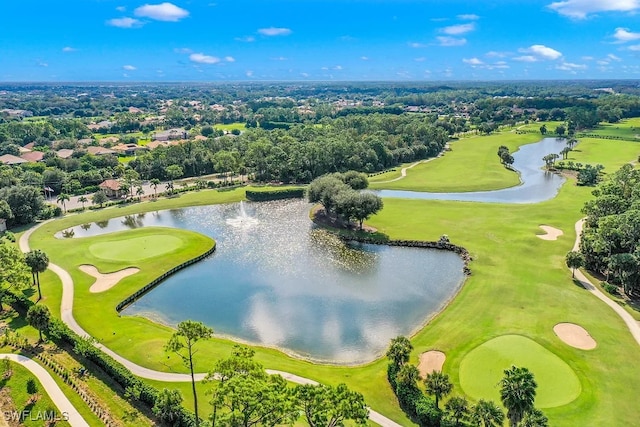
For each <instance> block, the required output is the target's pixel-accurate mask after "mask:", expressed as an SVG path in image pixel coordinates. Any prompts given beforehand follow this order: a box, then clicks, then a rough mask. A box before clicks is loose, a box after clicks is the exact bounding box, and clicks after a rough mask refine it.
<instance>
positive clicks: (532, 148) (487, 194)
mask: <svg viewBox="0 0 640 427" xmlns="http://www.w3.org/2000/svg"><path fill="white" fill-rule="evenodd" d="M565 146H566V141H565V140H564V139H557V138H544V139H543V140H542V141H539V142H536V143H534V144H527V145H523V146H521V147H520V149H519V150H518V151H516V152H515V153H513V159H514V162H513V167H514V168H515V169H516V170H517V171H518V172H519V174H520V181H521V184H520V185H518V186H515V187H510V188H505V189H502V190H494V191H474V192H468V193H428V192H418V191H400V190H380V191H376V193H377V194H378V195H379V196H381V197H393V198H404V199H428V200H456V201H467V202H492V203H539V202H543V201H545V200H551V199H553V198H554V197H555V196H556V195H557V194H558V191H559V190H560V187H562V184H563V183H564V181H565V180H564V178H563V177H562V176H560V175H557V174H554V173H551V172H547V171H545V170H543V169H542V167H543V166H544V161H543V160H542V158H543V157H544V156H546V155H547V154H551V153H555V154H558V153H560V150H562V149H563V148H564V147H565ZM497 152H498V149H497V147H496V153H497ZM495 161H496V164H497V163H498V162H499V161H500V160H499V158H498V155H497V154H496V159H495ZM460 179H464V177H460Z"/></svg>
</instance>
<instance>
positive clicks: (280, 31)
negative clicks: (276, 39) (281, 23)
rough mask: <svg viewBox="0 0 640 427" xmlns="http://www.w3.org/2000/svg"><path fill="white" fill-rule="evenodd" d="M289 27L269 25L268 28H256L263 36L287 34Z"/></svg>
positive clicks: (289, 30)
mask: <svg viewBox="0 0 640 427" xmlns="http://www.w3.org/2000/svg"><path fill="white" fill-rule="evenodd" d="M291 32H292V31H291V29H289V28H276V27H269V28H260V29H259V30H258V33H260V34H262V35H263V36H269V37H272V36H288V35H289V34H291Z"/></svg>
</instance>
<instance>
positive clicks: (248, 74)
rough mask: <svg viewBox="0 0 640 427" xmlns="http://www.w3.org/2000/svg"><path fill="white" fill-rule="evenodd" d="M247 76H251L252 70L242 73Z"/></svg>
mask: <svg viewBox="0 0 640 427" xmlns="http://www.w3.org/2000/svg"><path fill="white" fill-rule="evenodd" d="M244 74H245V75H246V76H247V77H253V71H251V70H248V71H247V72H246V73H244Z"/></svg>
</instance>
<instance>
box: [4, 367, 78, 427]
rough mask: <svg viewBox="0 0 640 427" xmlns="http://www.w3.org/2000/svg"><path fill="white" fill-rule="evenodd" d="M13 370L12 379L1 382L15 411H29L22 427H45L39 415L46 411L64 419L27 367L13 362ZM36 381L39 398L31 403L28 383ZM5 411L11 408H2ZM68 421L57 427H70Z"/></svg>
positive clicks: (61, 422)
mask: <svg viewBox="0 0 640 427" xmlns="http://www.w3.org/2000/svg"><path fill="white" fill-rule="evenodd" d="M11 370H12V371H13V374H12V375H11V377H10V378H8V379H7V378H4V379H2V381H0V384H1V385H2V388H3V389H4V390H5V391H6V392H8V395H9V396H10V397H11V400H12V401H13V408H12V409H13V410H15V411H18V413H22V411H23V410H25V411H29V412H28V413H29V415H27V416H26V417H25V418H23V419H22V422H21V423H20V425H25V426H33V427H41V426H42V425H44V423H43V421H42V418H40V419H38V418H37V417H38V415H39V414H44V412H45V411H46V412H47V413H49V414H52V413H53V414H57V415H58V416H59V417H62V414H61V413H60V410H59V409H58V408H57V406H55V405H54V404H53V402H52V401H51V399H50V398H49V395H48V394H47V393H46V392H45V391H44V387H43V386H42V384H41V383H40V381H39V380H38V379H37V378H36V377H35V376H34V375H33V374H32V373H31V372H30V371H29V370H28V369H27V368H25V367H23V366H22V365H20V364H19V363H14V362H11ZM29 379H34V380H35V381H36V386H37V390H38V391H37V395H38V396H39V397H38V399H37V400H36V401H35V402H31V403H30V400H29V399H30V397H31V396H30V395H29V393H27V381H28V380H29ZM2 409H3V410H5V411H9V410H10V409H9V408H5V407H3V408H2ZM69 425H70V424H69V423H68V422H67V421H63V420H62V419H61V420H60V421H58V422H57V423H56V426H69Z"/></svg>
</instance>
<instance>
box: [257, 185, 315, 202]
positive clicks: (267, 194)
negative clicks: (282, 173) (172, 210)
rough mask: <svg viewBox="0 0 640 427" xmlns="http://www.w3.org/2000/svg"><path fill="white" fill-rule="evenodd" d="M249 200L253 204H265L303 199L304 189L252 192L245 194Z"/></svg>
mask: <svg viewBox="0 0 640 427" xmlns="http://www.w3.org/2000/svg"><path fill="white" fill-rule="evenodd" d="M245 194H246V196H247V199H248V200H251V201H253V202H264V201H266V200H279V199H301V198H303V197H304V188H287V189H284V190H273V191H251V190H247V191H246V192H245Z"/></svg>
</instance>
